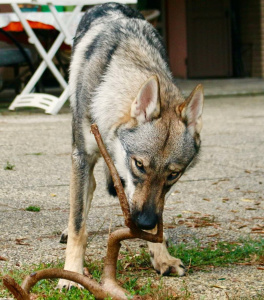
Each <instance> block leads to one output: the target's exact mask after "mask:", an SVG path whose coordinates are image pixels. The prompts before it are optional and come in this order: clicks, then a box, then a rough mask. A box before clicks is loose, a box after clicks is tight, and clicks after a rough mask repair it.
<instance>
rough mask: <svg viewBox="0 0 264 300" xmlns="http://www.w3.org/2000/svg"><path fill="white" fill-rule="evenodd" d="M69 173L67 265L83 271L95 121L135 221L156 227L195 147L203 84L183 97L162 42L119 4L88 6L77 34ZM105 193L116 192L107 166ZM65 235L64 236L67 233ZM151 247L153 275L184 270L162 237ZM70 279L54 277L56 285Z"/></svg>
mask: <svg viewBox="0 0 264 300" xmlns="http://www.w3.org/2000/svg"><path fill="white" fill-rule="evenodd" d="M69 85H70V94H71V95H70V101H71V108H72V115H73V120H72V175H71V190H70V217H69V225H68V242H67V249H66V262H65V269H66V270H70V271H75V272H78V273H82V272H83V260H84V253H85V248H86V242H87V230H86V218H87V215H88V212H89V209H90V206H91V201H92V198H93V192H94V190H95V187H96V182H95V179H94V175H93V170H94V166H95V163H96V162H97V160H98V158H99V156H100V153H99V150H98V147H97V144H96V141H95V139H94V136H93V135H92V133H91V132H90V126H91V124H92V123H96V124H97V125H98V128H99V130H100V133H101V135H102V138H103V140H104V142H105V145H106V147H107V149H108V151H109V153H110V155H111V158H112V159H113V162H114V164H115V166H116V168H117V171H118V173H119V175H120V177H121V180H122V183H123V185H124V188H125V193H126V195H127V198H128V200H129V205H130V212H131V215H132V219H133V221H134V223H135V224H136V225H137V226H138V227H139V228H141V229H144V230H152V231H153V232H155V230H156V225H157V222H158V219H159V217H160V216H161V214H162V213H163V205H164V199H165V198H166V195H167V196H168V195H169V194H170V192H171V191H173V187H174V185H175V183H176V182H177V181H178V179H179V178H180V177H181V176H182V174H183V173H184V172H185V171H186V169H187V168H189V167H190V166H191V165H192V164H193V163H194V161H195V160H196V157H197V154H198V152H199V149H200V131H201V128H202V108H203V88H202V86H201V85H198V86H197V87H196V88H195V89H194V90H193V92H192V93H191V95H190V96H189V97H188V98H187V99H186V100H185V99H184V98H183V96H182V95H181V93H180V91H179V89H178V88H177V87H176V85H175V84H174V79H173V76H172V74H171V72H170V69H169V67H168V59H167V54H166V51H165V48H164V46H163V42H162V39H161V37H160V35H159V34H158V32H157V31H156V29H155V28H153V26H152V25H151V24H149V23H148V22H147V21H146V20H144V18H143V16H142V15H141V14H140V13H139V12H137V11H135V10H133V9H131V8H129V7H127V6H124V5H121V4H117V3H108V4H103V5H100V6H96V7H94V8H92V9H90V10H88V11H87V12H86V13H85V15H84V16H83V18H82V20H81V22H80V24H79V26H78V29H77V33H76V36H75V39H74V45H73V54H72V60H71V64H70V78H69ZM105 172H106V177H107V186H108V190H109V192H110V193H111V194H112V195H114V194H115V190H114V187H113V182H112V179H111V176H110V174H109V171H108V170H107V168H106V169H105ZM65 235H66V234H64V236H63V237H62V238H65ZM148 244H149V249H150V256H151V261H152V264H153V266H154V268H155V269H156V271H157V272H158V273H161V274H163V275H167V274H169V273H171V272H173V273H178V274H179V275H183V274H184V271H185V269H184V266H183V264H182V262H181V260H180V259H177V258H174V257H171V256H170V255H169V253H168V251H167V247H166V243H165V241H164V242H163V243H161V244H152V243H148ZM72 284H73V285H74V283H71V282H69V281H67V280H60V281H59V284H58V286H59V288H62V287H66V288H69V287H70V286H71V285H72Z"/></svg>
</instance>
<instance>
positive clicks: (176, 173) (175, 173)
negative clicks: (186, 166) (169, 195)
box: [168, 172, 180, 180]
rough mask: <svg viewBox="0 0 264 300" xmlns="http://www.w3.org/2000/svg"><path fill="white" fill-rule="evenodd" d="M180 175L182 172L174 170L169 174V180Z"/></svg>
mask: <svg viewBox="0 0 264 300" xmlns="http://www.w3.org/2000/svg"><path fill="white" fill-rule="evenodd" d="M179 175H180V172H172V173H171V174H170V175H169V176H168V180H174V179H176V178H177V177H178V176H179Z"/></svg>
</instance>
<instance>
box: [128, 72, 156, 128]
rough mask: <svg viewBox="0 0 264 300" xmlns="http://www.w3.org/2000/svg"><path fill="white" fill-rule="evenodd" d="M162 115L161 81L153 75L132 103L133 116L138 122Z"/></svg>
mask: <svg viewBox="0 0 264 300" xmlns="http://www.w3.org/2000/svg"><path fill="white" fill-rule="evenodd" d="M159 115H160V96H159V81H158V78H157V77H156V76H151V77H150V78H149V79H148V80H147V81H146V82H145V83H144V84H143V85H142V87H141V88H140V90H139V92H138V94H137V97H136V99H135V100H134V101H133V103H132V105H131V117H132V118H135V119H136V120H137V122H138V124H142V123H145V122H148V121H151V120H153V119H155V118H157V117H158V116H159Z"/></svg>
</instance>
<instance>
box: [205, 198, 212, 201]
mask: <svg viewBox="0 0 264 300" xmlns="http://www.w3.org/2000/svg"><path fill="white" fill-rule="evenodd" d="M203 200H204V201H211V200H210V199H209V198H203Z"/></svg>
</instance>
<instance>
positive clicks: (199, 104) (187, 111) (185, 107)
mask: <svg viewBox="0 0 264 300" xmlns="http://www.w3.org/2000/svg"><path fill="white" fill-rule="evenodd" d="M203 102H204V94H203V86H202V85H201V84H199V85H197V86H196V88H195V89H194V90H193V91H192V92H191V94H190V96H189V97H188V98H187V99H186V100H185V101H184V102H183V103H182V104H180V105H178V106H177V107H176V113H177V115H178V116H179V117H180V118H181V119H182V120H183V121H184V122H185V123H186V125H187V127H188V129H189V132H190V133H191V135H192V136H195V135H196V134H199V133H200V132H201V130H202V112H203Z"/></svg>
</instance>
